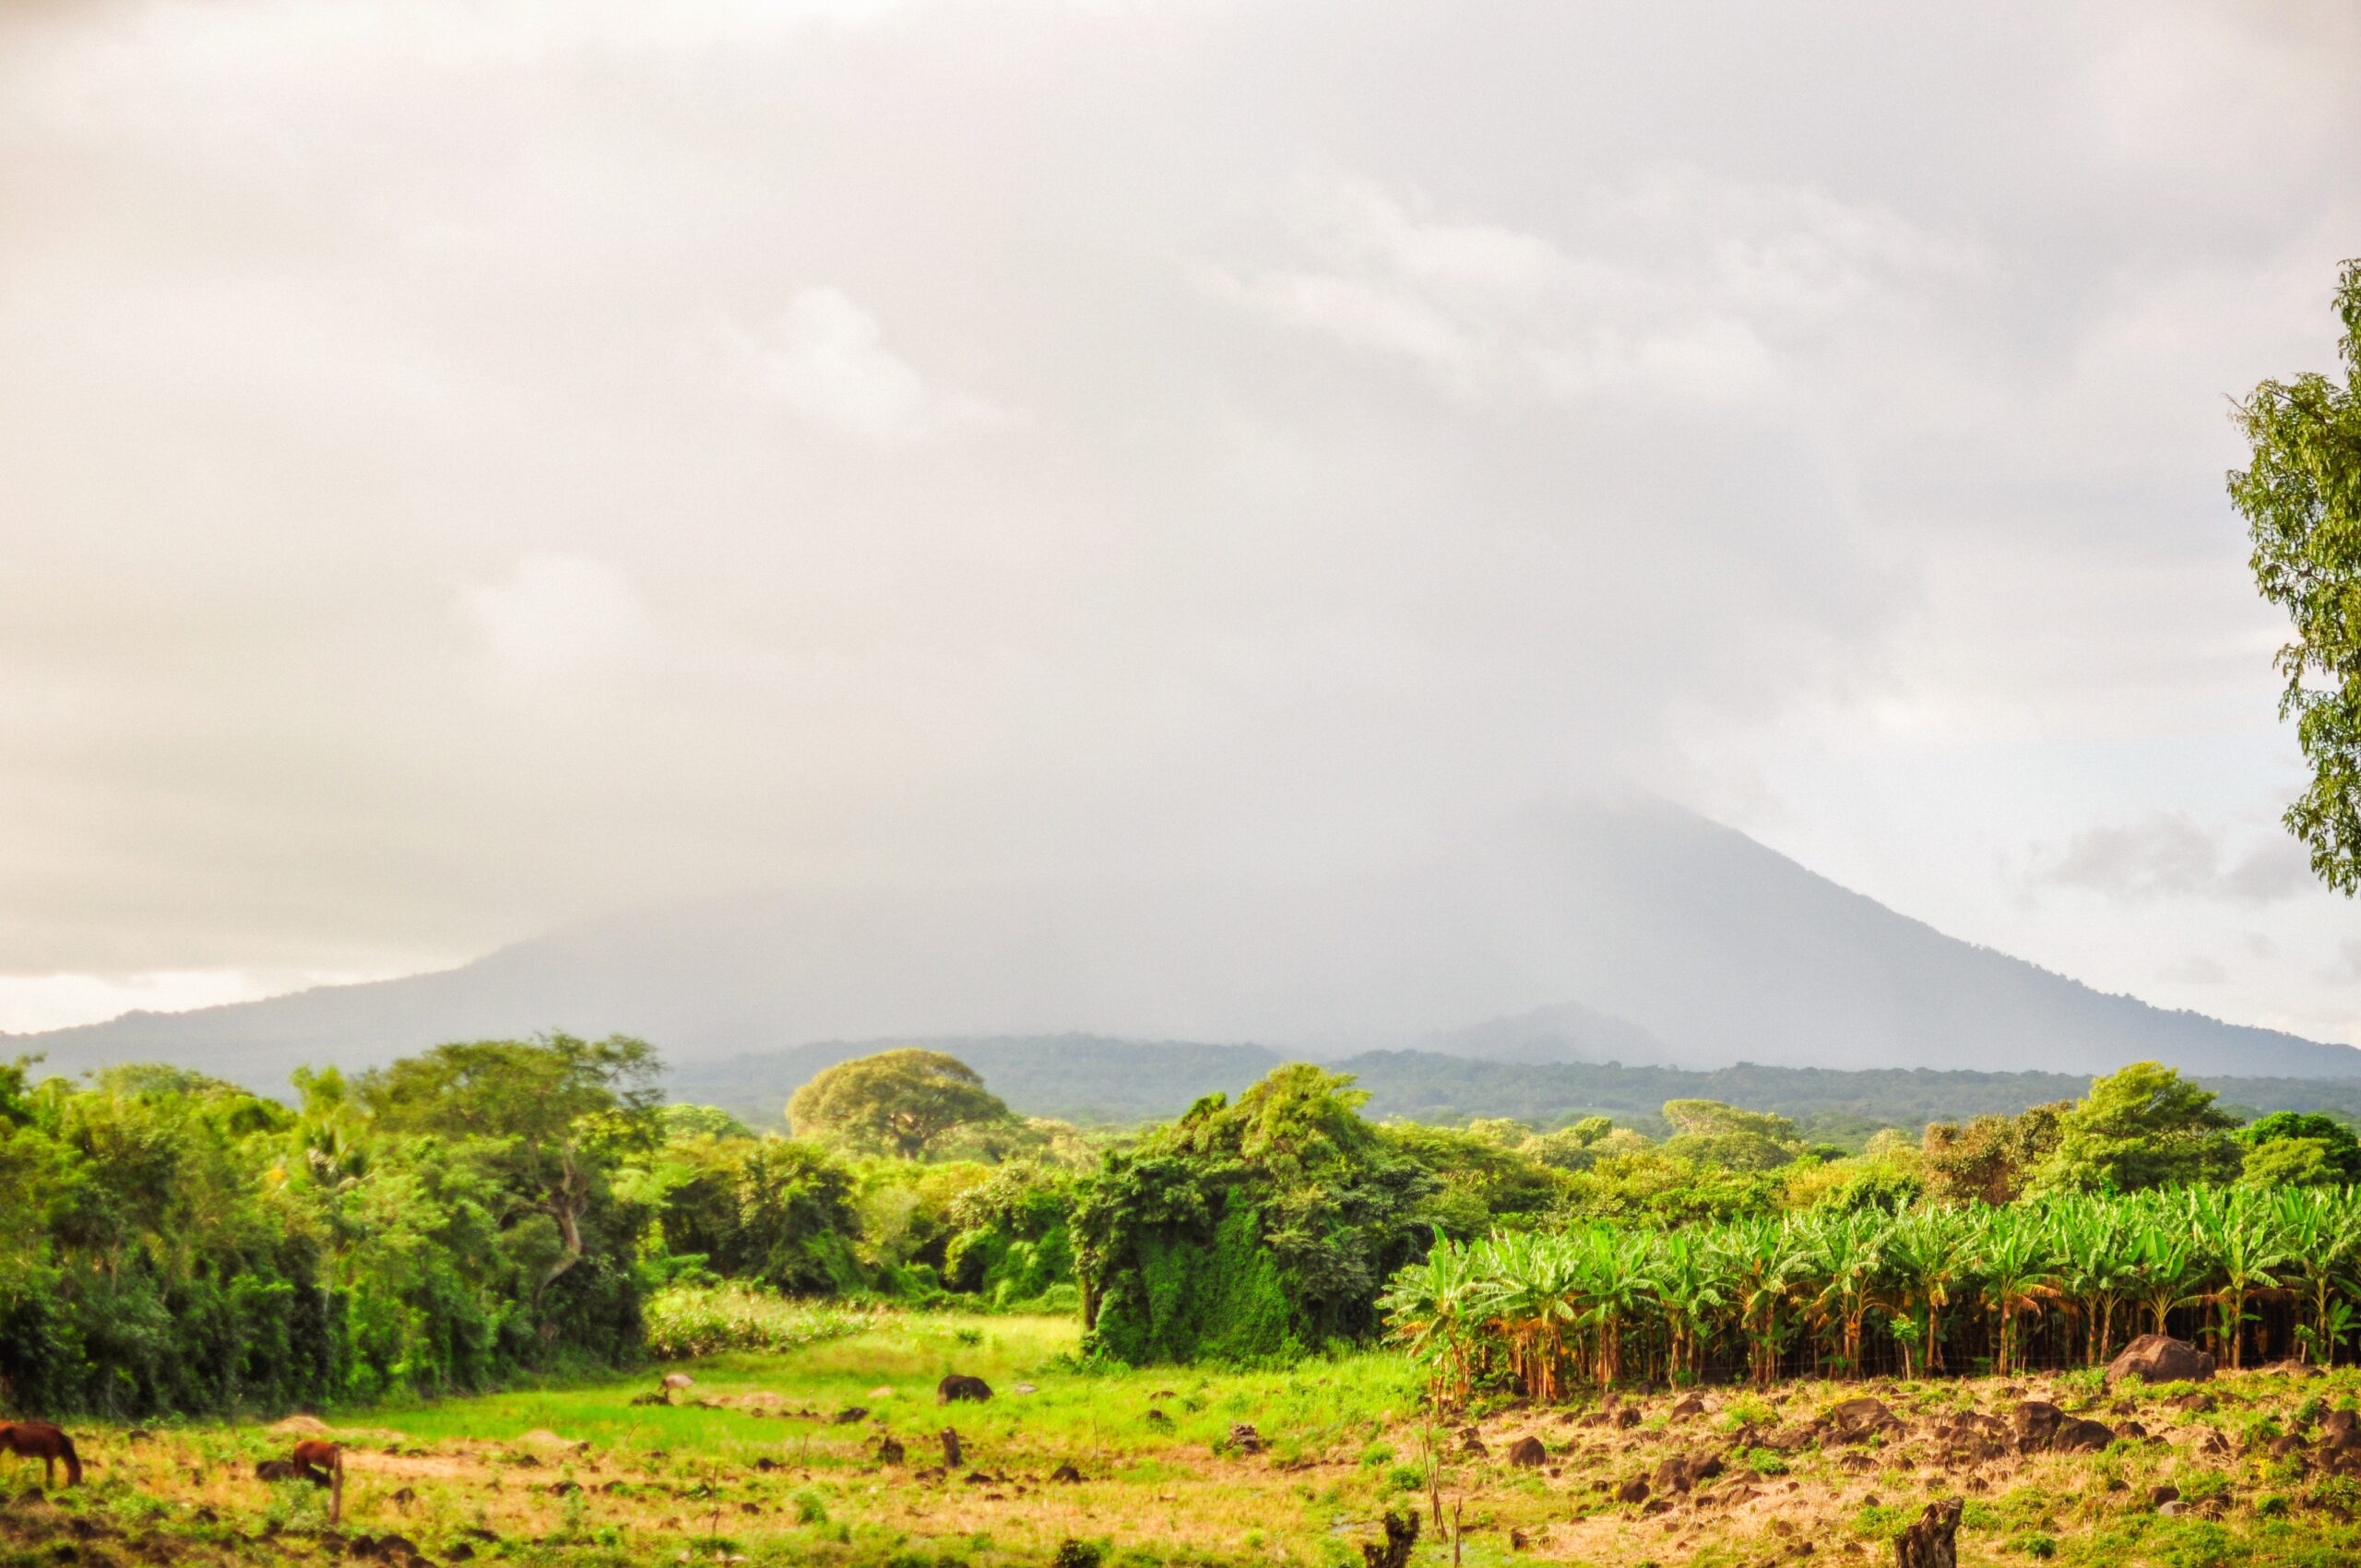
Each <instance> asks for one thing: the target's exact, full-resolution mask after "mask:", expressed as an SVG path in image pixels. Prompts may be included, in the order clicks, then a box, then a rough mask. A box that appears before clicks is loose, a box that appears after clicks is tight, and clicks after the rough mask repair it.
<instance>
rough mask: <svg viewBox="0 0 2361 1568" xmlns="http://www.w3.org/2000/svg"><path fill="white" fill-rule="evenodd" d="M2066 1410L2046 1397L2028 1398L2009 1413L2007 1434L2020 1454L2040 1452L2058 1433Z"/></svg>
mask: <svg viewBox="0 0 2361 1568" xmlns="http://www.w3.org/2000/svg"><path fill="white" fill-rule="evenodd" d="M2065 1419H2066V1412H2065V1411H2063V1410H2061V1409H2059V1408H2058V1407H2057V1406H2055V1405H2052V1404H2050V1403H2049V1402H2048V1401H2047V1400H2046V1399H2028V1400H2026V1401H2025V1402H2024V1403H2023V1404H2022V1405H2019V1406H2018V1407H2017V1408H2015V1409H2014V1410H2012V1411H2011V1412H2010V1415H2009V1435H2010V1439H2011V1441H2012V1442H2013V1443H2015V1444H2016V1447H2017V1452H2018V1453H2020V1454H2040V1453H2044V1452H2046V1451H2047V1449H2048V1447H2049V1443H2050V1439H2052V1438H2054V1437H2056V1436H2057V1435H2058V1423H2059V1422H2061V1421H2063V1420H2065Z"/></svg>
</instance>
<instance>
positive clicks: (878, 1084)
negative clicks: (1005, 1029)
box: [787, 1050, 1011, 1159]
mask: <svg viewBox="0 0 2361 1568" xmlns="http://www.w3.org/2000/svg"><path fill="white" fill-rule="evenodd" d="M787 1116H788V1120H789V1123H792V1124H793V1126H794V1128H795V1132H796V1134H797V1135H798V1136H799V1137H804V1138H815V1139H819V1140H821V1141H823V1142H827V1143H834V1144H839V1145H842V1146H845V1147H847V1148H849V1149H852V1150H855V1151H858V1152H860V1153H866V1154H891V1155H896V1156H899V1157H900V1158H904V1159H916V1158H919V1157H920V1156H921V1155H923V1154H925V1153H926V1152H927V1149H928V1146H930V1145H931V1144H932V1143H933V1142H934V1141H935V1140H936V1139H938V1138H940V1137H942V1136H943V1134H946V1133H949V1132H951V1131H952V1130H953V1129H955V1128H959V1127H965V1126H968V1125H970V1124H972V1123H988V1122H1006V1121H1008V1120H1010V1119H1011V1118H1010V1114H1009V1109H1008V1107H1007V1105H1006V1104H1004V1103H1003V1101H1002V1100H1001V1099H1000V1097H999V1096H997V1095H995V1094H993V1093H992V1092H991V1090H989V1089H987V1088H985V1087H984V1081H983V1079H981V1078H980V1077H979V1076H977V1075H976V1071H975V1069H974V1068H972V1067H969V1066H968V1065H967V1063H964V1062H962V1061H960V1060H959V1059H958V1058H957V1057H955V1056H946V1055H944V1054H943V1052H941V1051H917V1050H906V1051H879V1052H878V1053H877V1054H876V1055H874V1056H863V1057H860V1058H858V1059H856V1060H854V1061H851V1062H847V1063H841V1064H839V1065H837V1066H834V1067H831V1068H829V1069H828V1070H827V1071H825V1072H824V1073H822V1074H820V1075H818V1076H816V1077H814V1078H813V1080H812V1081H811V1082H810V1083H808V1084H805V1085H804V1086H803V1087H801V1088H799V1089H797V1090H796V1091H795V1095H794V1098H793V1099H789V1101H788V1106H787Z"/></svg>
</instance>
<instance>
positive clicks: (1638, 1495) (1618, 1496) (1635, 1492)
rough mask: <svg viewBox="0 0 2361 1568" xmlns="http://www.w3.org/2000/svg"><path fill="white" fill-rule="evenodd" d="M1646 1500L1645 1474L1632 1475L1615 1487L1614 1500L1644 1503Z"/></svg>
mask: <svg viewBox="0 0 2361 1568" xmlns="http://www.w3.org/2000/svg"><path fill="white" fill-rule="evenodd" d="M1647 1500H1648V1478H1647V1477H1645V1476H1633V1477H1632V1478H1631V1479H1630V1480H1628V1481H1625V1482H1624V1483H1623V1484H1622V1485H1621V1486H1619V1487H1617V1488H1616V1489H1615V1501H1616V1502H1618V1503H1645V1502H1646V1501H1647Z"/></svg>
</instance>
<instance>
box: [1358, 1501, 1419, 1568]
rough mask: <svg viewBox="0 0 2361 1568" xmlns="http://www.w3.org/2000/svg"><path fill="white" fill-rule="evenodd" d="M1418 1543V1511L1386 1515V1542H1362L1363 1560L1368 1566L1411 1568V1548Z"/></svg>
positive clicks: (1373, 1567) (1412, 1510) (1369, 1567)
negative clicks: (1382, 1543)
mask: <svg viewBox="0 0 2361 1568" xmlns="http://www.w3.org/2000/svg"><path fill="white" fill-rule="evenodd" d="M1416 1545H1418V1510H1417V1509H1415V1508H1413V1509H1411V1510H1410V1511H1409V1512H1408V1513H1406V1514H1388V1515H1386V1516H1385V1544H1384V1545H1383V1546H1380V1545H1378V1544H1377V1542H1375V1541H1363V1542H1362V1543H1361V1561H1362V1562H1365V1563H1367V1564H1368V1568H1409V1565H1410V1549H1411V1548H1412V1547H1414V1546H1416Z"/></svg>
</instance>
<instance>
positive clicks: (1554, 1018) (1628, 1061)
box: [1415, 1002, 1675, 1066]
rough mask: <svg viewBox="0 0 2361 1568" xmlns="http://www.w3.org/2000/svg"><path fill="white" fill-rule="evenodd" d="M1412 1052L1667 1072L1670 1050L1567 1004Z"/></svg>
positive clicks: (1438, 1039)
mask: <svg viewBox="0 0 2361 1568" xmlns="http://www.w3.org/2000/svg"><path fill="white" fill-rule="evenodd" d="M1415 1049H1417V1050H1419V1051H1433V1052H1435V1053H1436V1054H1438V1055H1442V1056H1466V1057H1473V1058H1475V1059H1477V1060H1478V1061H1483V1062H1595V1063H1609V1062H1614V1063H1622V1064H1623V1065H1625V1066H1638V1065H1643V1064H1645V1065H1651V1066H1670V1065H1671V1064H1672V1063H1673V1061H1674V1059H1675V1058H1674V1054H1673V1050H1672V1047H1670V1046H1668V1045H1667V1044H1665V1042H1664V1041H1662V1040H1660V1039H1657V1038H1656V1037H1655V1036H1654V1035H1652V1034H1650V1033H1649V1032H1648V1031H1647V1030H1645V1029H1643V1028H1640V1026H1639V1025H1637V1024H1631V1023H1626V1022H1625V1021H1624V1020H1622V1019H1621V1018H1615V1017H1609V1016H1608V1015H1607V1014H1605V1013H1601V1012H1599V1011H1598V1010H1597V1009H1596V1008H1591V1007H1584V1006H1583V1005H1582V1004H1580V1003H1575V1002H1569V1003H1564V1004H1560V1005H1558V1006H1556V1007H1536V1008H1535V1009H1534V1010H1533V1011H1532V1012H1530V1013H1520V1014H1518V1015H1517V1016H1515V1017H1513V1018H1493V1019H1490V1020H1489V1021H1488V1022H1485V1023H1481V1024H1471V1025H1469V1026H1467V1027H1466V1028H1459V1029H1445V1030H1442V1031H1440V1032H1438V1033H1435V1034H1431V1035H1429V1036H1427V1037H1426V1038H1425V1039H1421V1040H1418V1042H1417V1043H1416V1047H1415Z"/></svg>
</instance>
